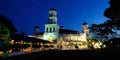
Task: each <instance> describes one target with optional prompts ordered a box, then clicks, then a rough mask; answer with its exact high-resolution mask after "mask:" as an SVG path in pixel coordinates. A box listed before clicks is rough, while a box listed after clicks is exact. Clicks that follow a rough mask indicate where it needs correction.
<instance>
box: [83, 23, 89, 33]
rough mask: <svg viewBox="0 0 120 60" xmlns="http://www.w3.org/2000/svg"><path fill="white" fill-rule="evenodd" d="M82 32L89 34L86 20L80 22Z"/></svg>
mask: <svg viewBox="0 0 120 60" xmlns="http://www.w3.org/2000/svg"><path fill="white" fill-rule="evenodd" d="M82 33H85V34H86V35H88V34H89V31H88V24H87V23H86V22H84V23H83V24H82Z"/></svg>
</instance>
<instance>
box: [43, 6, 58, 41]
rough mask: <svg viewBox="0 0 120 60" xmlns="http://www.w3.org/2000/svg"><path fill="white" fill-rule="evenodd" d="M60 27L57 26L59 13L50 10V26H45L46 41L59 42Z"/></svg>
mask: <svg viewBox="0 0 120 60" xmlns="http://www.w3.org/2000/svg"><path fill="white" fill-rule="evenodd" d="M58 30H59V26H58V24H57V12H56V10H55V9H53V8H52V9H50V11H49V19H48V24H45V33H44V34H43V39H44V40H57V38H58V34H59V31H58Z"/></svg>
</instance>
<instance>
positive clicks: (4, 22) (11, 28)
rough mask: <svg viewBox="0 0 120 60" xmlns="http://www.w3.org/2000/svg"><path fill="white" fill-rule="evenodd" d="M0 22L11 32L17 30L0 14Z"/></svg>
mask: <svg viewBox="0 0 120 60" xmlns="http://www.w3.org/2000/svg"><path fill="white" fill-rule="evenodd" d="M0 24H2V25H4V26H6V27H7V28H8V29H10V31H11V32H17V30H16V28H15V27H14V25H13V24H12V22H11V21H10V20H9V19H7V18H6V17H4V16H2V15H0Z"/></svg>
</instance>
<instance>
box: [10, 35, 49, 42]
mask: <svg viewBox="0 0 120 60" xmlns="http://www.w3.org/2000/svg"><path fill="white" fill-rule="evenodd" d="M10 37H11V38H12V39H14V40H15V41H25V42H33V43H36V42H42V43H48V41H46V40H42V39H37V38H34V37H28V36H23V35H20V34H11V35H10Z"/></svg>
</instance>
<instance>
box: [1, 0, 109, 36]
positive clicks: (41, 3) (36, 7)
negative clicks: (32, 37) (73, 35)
mask: <svg viewBox="0 0 120 60" xmlns="http://www.w3.org/2000/svg"><path fill="white" fill-rule="evenodd" d="M50 8H55V9H56V10H57V12H58V14H57V17H58V24H59V25H60V26H65V28H66V29H71V30H77V31H79V32H81V27H82V26H81V25H82V23H83V22H84V21H86V22H87V23H88V25H90V24H92V23H96V24H100V23H103V22H104V21H105V20H107V18H106V17H104V15H103V14H104V11H105V9H106V8H109V0H0V14H1V15H3V16H5V17H7V18H8V19H10V20H11V21H12V22H13V25H14V26H15V28H16V29H17V31H18V32H25V33H26V34H27V35H29V34H33V32H34V26H35V25H39V28H40V32H43V31H44V24H45V23H47V22H48V16H49V15H48V12H49V10H50Z"/></svg>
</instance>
